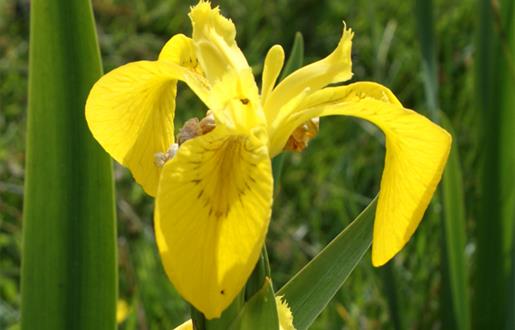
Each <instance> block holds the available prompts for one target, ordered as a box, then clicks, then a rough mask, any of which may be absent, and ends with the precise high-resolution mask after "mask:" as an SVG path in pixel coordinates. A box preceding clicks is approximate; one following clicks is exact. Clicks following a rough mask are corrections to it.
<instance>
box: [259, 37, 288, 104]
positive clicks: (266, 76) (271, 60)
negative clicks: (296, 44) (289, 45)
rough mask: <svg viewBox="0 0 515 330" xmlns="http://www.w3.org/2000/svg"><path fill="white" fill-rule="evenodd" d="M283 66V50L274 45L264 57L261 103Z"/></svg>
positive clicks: (264, 100) (263, 102) (264, 101)
mask: <svg viewBox="0 0 515 330" xmlns="http://www.w3.org/2000/svg"><path fill="white" fill-rule="evenodd" d="M283 64H284V50H283V48H282V47H281V46H280V45H274V46H273V47H272V48H270V50H269V51H268V53H267V54H266V57H265V64H264V65H263V77H262V82H261V103H262V104H265V103H266V100H267V99H268V96H269V94H270V93H271V92H272V89H273V88H274V86H275V82H276V81H277V78H278V77H279V74H280V73H281V70H282V68H283Z"/></svg>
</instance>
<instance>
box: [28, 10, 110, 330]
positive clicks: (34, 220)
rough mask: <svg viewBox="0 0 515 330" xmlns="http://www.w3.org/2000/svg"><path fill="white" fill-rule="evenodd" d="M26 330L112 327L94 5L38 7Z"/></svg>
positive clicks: (106, 167)
mask: <svg viewBox="0 0 515 330" xmlns="http://www.w3.org/2000/svg"><path fill="white" fill-rule="evenodd" d="M30 31H31V35H30V65H29V110H28V133H27V160H26V181H25V204H24V219H23V221H24V222H23V257H22V283H21V286H22V308H21V309H22V311H21V312H22V321H21V323H22V326H21V327H22V329H27V330H28V329H35V328H37V329H52V330H59V329H114V328H115V326H116V322H115V314H116V296H117V280H116V275H117V270H116V231H115V221H114V219H115V217H114V198H113V197H114V196H113V181H112V169H111V161H110V159H109V157H108V156H107V154H105V153H104V152H103V151H102V150H101V148H100V147H99V146H98V145H97V144H96V142H95V141H94V140H93V138H92V137H91V135H90V133H89V131H88V128H87V126H86V121H85V118H84V103H85V100H86V96H87V94H88V92H89V89H90V88H91V86H92V84H93V83H94V82H95V81H96V80H97V79H98V78H99V77H100V75H101V71H102V69H101V65H100V57H99V50H98V45H97V40H96V34H95V27H94V21H93V13H92V8H91V4H90V2H89V1H88V0H76V1H67V0H48V1H42V0H35V1H32V2H31V28H30Z"/></svg>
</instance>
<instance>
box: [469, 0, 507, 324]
mask: <svg viewBox="0 0 515 330" xmlns="http://www.w3.org/2000/svg"><path fill="white" fill-rule="evenodd" d="M514 7H515V6H514V4H513V1H501V2H500V7H499V2H492V1H490V0H481V1H480V2H479V8H478V9H479V11H478V12H479V31H478V45H477V59H476V70H477V71H476V88H477V93H476V94H477V98H478V110H480V115H481V124H482V132H481V139H480V141H482V145H481V149H482V157H483V159H482V160H483V164H482V168H481V182H480V185H481V186H480V191H481V194H482V195H481V200H480V203H479V216H478V219H477V224H476V237H477V253H476V257H475V258H476V260H475V261H476V262H475V264H476V268H475V273H474V275H475V276H474V277H475V282H474V284H475V295H474V298H475V299H474V302H473V308H474V310H473V311H474V320H473V321H474V324H473V326H474V327H475V328H478V329H483V328H490V329H501V328H503V327H504V326H505V325H506V320H507V319H508V315H507V314H508V313H510V314H511V313H513V310H510V311H508V310H507V308H506V306H507V302H508V301H509V297H508V295H507V292H508V291H507V289H508V285H507V281H508V280H509V276H508V274H509V272H508V270H509V269H510V261H511V258H510V255H509V251H510V248H511V246H512V237H511V234H512V232H513V222H514V215H515V212H514V211H515V207H514V204H515V202H514V201H515V200H514V198H515V196H514V194H515V184H514V181H513V180H514V179H513V168H515V150H514V149H513V131H514V130H515V114H514V113H513V107H514V106H515V103H514V95H513V90H515V70H514V58H515V57H514V54H515V52H514V47H513V43H514V42H513V18H514V13H513V11H514Z"/></svg>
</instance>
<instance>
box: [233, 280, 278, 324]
mask: <svg viewBox="0 0 515 330" xmlns="http://www.w3.org/2000/svg"><path fill="white" fill-rule="evenodd" d="M229 329H230V330H255V329H267V330H274V329H275V330H279V319H278V317H277V308H276V305H275V297H274V290H273V288H272V281H271V280H270V278H266V279H265V284H264V285H263V287H262V288H261V289H260V290H259V291H258V292H257V293H256V294H255V295H254V296H252V298H251V299H250V300H248V301H247V302H246V303H245V305H244V306H243V308H242V310H241V312H240V314H239V315H238V317H237V318H236V320H235V321H234V323H233V324H232V325H231V327H230V328H229Z"/></svg>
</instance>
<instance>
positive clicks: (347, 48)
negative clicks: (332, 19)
mask: <svg viewBox="0 0 515 330" xmlns="http://www.w3.org/2000/svg"><path fill="white" fill-rule="evenodd" d="M353 35H354V33H353V32H352V31H351V30H350V29H346V28H344V30H343V35H342V37H341V39H340V42H339V43H338V46H337V47H336V49H335V50H334V51H333V52H332V53H331V54H330V55H329V56H327V57H326V58H324V59H322V60H320V61H318V62H315V63H312V64H309V65H306V66H304V67H302V68H300V69H298V70H297V71H295V72H293V73H292V74H290V75H289V76H287V77H286V78H285V79H284V80H282V81H281V82H280V83H279V85H277V87H276V88H275V89H274V90H273V91H272V93H271V94H270V97H269V98H268V99H267V101H266V103H265V104H264V109H265V113H266V114H267V117H268V118H269V122H271V121H275V120H276V119H275V118H274V117H277V118H279V120H281V118H283V117H284V116H287V115H288V112H285V111H286V110H285V109H283V106H284V105H285V104H286V103H288V102H289V101H290V100H291V99H293V98H295V97H296V96H298V95H299V94H301V93H303V92H304V91H306V90H309V91H310V92H314V91H317V90H319V89H320V88H322V87H324V86H327V85H328V84H331V83H337V82H342V81H346V80H349V79H350V78H351V77H352V61H351V47H352V36H353Z"/></svg>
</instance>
